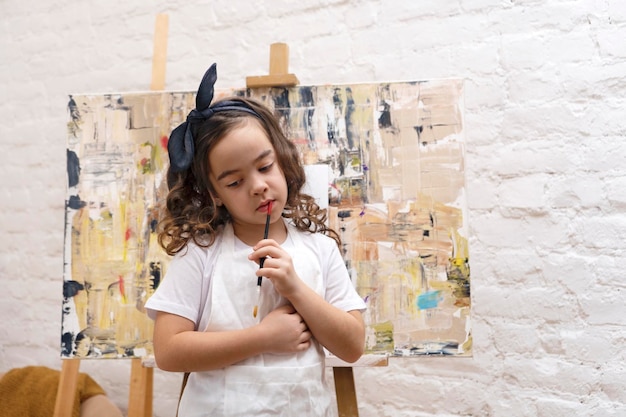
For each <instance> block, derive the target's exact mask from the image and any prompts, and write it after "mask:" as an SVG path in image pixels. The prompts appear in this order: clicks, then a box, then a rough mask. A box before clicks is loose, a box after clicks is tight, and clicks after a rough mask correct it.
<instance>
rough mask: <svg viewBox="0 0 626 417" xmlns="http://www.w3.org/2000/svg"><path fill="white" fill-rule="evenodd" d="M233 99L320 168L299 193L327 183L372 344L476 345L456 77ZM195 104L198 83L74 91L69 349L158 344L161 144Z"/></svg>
mask: <svg viewBox="0 0 626 417" xmlns="http://www.w3.org/2000/svg"><path fill="white" fill-rule="evenodd" d="M227 95H240V96H248V97H253V98H256V99H258V100H260V101H262V102H264V103H265V104H266V105H267V106H268V107H270V108H271V109H272V110H273V111H274V113H275V114H276V116H277V117H278V119H279V121H280V123H281V125H282V127H283V129H284V131H285V133H286V134H287V136H288V137H289V138H290V139H291V140H292V141H293V142H294V143H295V144H296V145H297V147H298V149H299V150H300V154H301V157H302V160H303V161H304V163H305V164H306V165H311V168H314V169H315V170H316V172H319V170H320V167H322V170H325V171H326V172H327V175H314V176H311V177H313V178H311V177H310V178H308V181H309V182H310V184H309V187H310V188H309V189H311V190H313V189H316V190H320V189H321V190H322V191H321V192H322V193H327V196H326V195H325V196H321V197H323V198H321V199H322V200H325V201H326V202H327V204H328V209H329V212H330V216H329V219H330V220H329V221H330V224H331V226H332V227H333V228H335V230H337V231H339V233H340V236H341V239H342V248H341V249H342V253H343V256H344V259H345V261H346V265H347V266H348V269H349V271H350V273H351V276H352V279H353V283H354V285H355V287H356V289H357V291H358V292H359V294H360V295H361V296H362V297H363V299H364V300H365V301H366V304H367V306H368V310H367V311H366V313H365V316H364V317H365V321H366V325H367V337H366V352H367V353H372V354H386V355H390V356H423V355H450V356H469V355H471V341H472V339H471V322H470V309H471V303H470V268H469V249H468V225H467V215H466V213H467V209H466V195H465V170H464V125H463V82H462V80H433V81H415V82H393V83H373V84H352V85H320V86H297V87H289V88H265V89H233V90H227V91H221V92H220V93H219V94H218V96H227ZM194 100H195V93H194V92H165V93H163V92H150V93H124V94H107V95H73V96H71V97H70V100H69V104H68V113H69V120H68V129H67V138H68V142H67V143H68V150H67V171H68V193H67V199H66V234H65V270H64V288H63V295H64V303H63V309H64V311H63V313H64V314H63V331H62V342H61V345H62V346H61V350H62V355H63V356H67V357H86V358H92V357H93V358H100V357H104V358H107V357H143V356H149V355H151V354H152V345H151V333H152V323H151V321H150V320H149V319H148V318H147V316H146V315H145V311H144V308H143V306H144V303H145V301H146V300H147V298H148V297H149V296H150V295H151V294H152V292H153V291H154V289H155V288H156V287H157V286H158V284H159V282H160V280H161V279H162V277H163V276H164V273H165V271H166V270H167V265H168V260H169V259H168V257H167V256H166V255H165V253H164V252H163V251H162V250H161V249H159V247H158V245H157V242H156V233H155V231H156V225H157V223H158V217H159V206H160V204H162V202H163V200H164V197H165V193H166V186H165V184H164V178H165V172H166V169H167V160H168V158H167V138H168V136H169V133H170V131H171V130H172V129H173V128H174V127H176V126H177V125H178V124H179V123H181V122H182V121H184V119H185V117H186V115H187V113H188V112H189V111H191V109H192V108H193V107H194ZM324 167H326V168H324ZM320 178H323V180H321V182H324V184H320ZM316 182H317V183H316ZM318 192H319V191H318ZM318 197H320V196H318Z"/></svg>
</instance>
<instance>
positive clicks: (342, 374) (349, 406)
mask: <svg viewBox="0 0 626 417" xmlns="http://www.w3.org/2000/svg"><path fill="white" fill-rule="evenodd" d="M333 375H334V377H335V393H336V394H337V409H338V411H339V417H358V416H359V408H358V406H357V402H356V390H355V389H354V374H353V372H352V368H351V367H333Z"/></svg>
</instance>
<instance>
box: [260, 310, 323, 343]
mask: <svg viewBox="0 0 626 417" xmlns="http://www.w3.org/2000/svg"><path fill="white" fill-rule="evenodd" d="M259 326H260V328H261V329H262V331H263V334H264V336H265V340H266V342H267V343H266V344H267V346H266V351H267V352H270V353H293V352H301V351H304V350H306V349H308V348H309V346H311V332H310V331H309V328H308V327H307V325H306V323H305V322H304V320H303V319H302V316H300V314H298V313H297V312H296V310H295V309H294V308H293V306H292V305H291V304H288V305H285V306H282V307H278V308H277V309H276V310H274V311H272V312H271V313H269V314H268V315H267V316H265V317H264V318H263V320H261V323H260V324H259Z"/></svg>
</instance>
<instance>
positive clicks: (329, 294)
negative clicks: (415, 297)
mask: <svg viewBox="0 0 626 417" xmlns="http://www.w3.org/2000/svg"><path fill="white" fill-rule="evenodd" d="M289 233H300V234H301V237H302V239H301V240H302V241H303V243H304V245H306V246H307V247H308V248H309V249H310V250H311V251H312V252H313V253H314V254H316V256H317V257H318V261H319V263H320V265H321V268H322V275H323V282H324V289H325V294H324V299H325V300H326V301H327V302H328V303H329V304H331V305H333V306H335V307H337V308H339V309H341V310H344V311H351V310H360V311H364V310H365V309H366V306H365V302H364V301H363V299H362V298H361V297H360V296H359V295H358V293H357V292H356V290H355V289H354V285H353V284H352V281H351V280H350V275H349V273H348V270H347V269H346V266H345V263H344V261H343V259H342V258H341V255H340V254H339V249H338V248H337V244H336V243H335V241H334V240H333V239H331V238H330V237H328V236H326V235H323V234H321V233H308V232H302V231H300V230H297V229H295V228H294V227H290V228H289ZM220 242H221V236H217V238H216V239H215V242H214V243H213V245H211V246H209V247H208V248H203V247H200V246H198V245H196V244H195V243H193V241H190V242H189V243H188V244H187V247H186V248H185V249H183V250H182V251H180V252H179V253H177V254H176V255H175V256H174V258H173V259H172V262H171V263H170V265H169V267H168V269H167V272H166V274H165V278H164V279H163V281H162V282H161V284H160V285H159V287H158V288H157V290H156V291H155V293H154V294H153V295H152V296H151V297H150V299H149V300H148V302H147V303H146V309H147V311H148V316H149V317H150V318H152V319H154V318H155V317H156V312H157V311H163V312H166V313H170V314H175V315H178V316H181V317H184V318H186V319H189V320H191V321H192V322H193V323H195V329H196V330H199V329H204V328H205V327H206V324H207V323H205V322H203V319H202V318H203V317H205V316H206V315H204V314H203V309H204V308H205V306H206V305H207V300H208V299H209V291H210V288H211V276H212V274H213V267H214V265H215V260H216V257H217V253H218V252H219V244H220ZM235 244H236V245H237V247H238V248H240V247H249V248H250V253H252V248H251V247H250V246H248V245H246V244H245V243H243V242H241V241H240V240H239V239H236V242H235ZM281 246H282V248H283V249H284V250H286V251H287V252H288V253H290V252H291V250H290V249H292V246H293V243H292V240H291V239H287V240H286V241H285V242H284V243H283V244H282V245H281ZM247 262H251V261H247ZM204 320H206V317H205V319H204Z"/></svg>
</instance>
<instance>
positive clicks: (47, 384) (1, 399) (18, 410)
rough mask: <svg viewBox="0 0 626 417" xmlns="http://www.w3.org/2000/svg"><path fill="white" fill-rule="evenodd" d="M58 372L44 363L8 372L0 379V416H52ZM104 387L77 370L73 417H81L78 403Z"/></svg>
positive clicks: (101, 391)
mask: <svg viewBox="0 0 626 417" xmlns="http://www.w3.org/2000/svg"><path fill="white" fill-rule="evenodd" d="M60 376H61V372H60V371H57V370H54V369H50V368H47V367H45V366H27V367H24V368H15V369H12V370H10V371H8V372H7V373H6V374H5V375H4V376H3V377H2V379H0V404H1V406H0V417H51V416H52V415H53V414H54V402H55V400H56V395H57V387H58V385H59V379H60ZM98 394H105V392H104V390H103V389H102V387H100V385H98V383H97V382H96V381H94V380H93V379H92V378H91V377H90V376H89V375H87V374H85V373H82V372H80V373H79V374H78V382H77V385H76V395H75V396H74V407H73V410H72V417H79V416H80V403H81V402H83V401H85V400H86V399H87V398H90V397H92V396H94V395H98Z"/></svg>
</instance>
